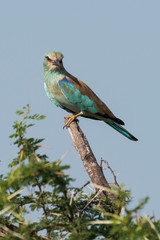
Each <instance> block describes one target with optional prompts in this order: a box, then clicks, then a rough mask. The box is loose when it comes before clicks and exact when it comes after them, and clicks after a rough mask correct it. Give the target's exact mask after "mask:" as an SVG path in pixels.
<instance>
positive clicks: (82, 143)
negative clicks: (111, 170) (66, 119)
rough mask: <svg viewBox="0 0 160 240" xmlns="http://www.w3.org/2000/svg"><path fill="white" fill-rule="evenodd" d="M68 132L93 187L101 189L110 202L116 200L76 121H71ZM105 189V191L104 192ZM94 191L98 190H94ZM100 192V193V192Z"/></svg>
mask: <svg viewBox="0 0 160 240" xmlns="http://www.w3.org/2000/svg"><path fill="white" fill-rule="evenodd" d="M68 131H69V133H70V135H71V138H72V140H73V143H74V144H73V145H74V147H75V148H76V150H77V152H78V153H79V155H80V158H81V160H82V163H83V165H84V167H85V170H86V172H87V173H88V175H89V177H90V179H91V181H92V183H93V185H94V186H95V187H96V186H100V187H102V189H103V194H105V195H107V196H108V197H109V199H110V200H111V201H114V200H115V199H116V197H115V195H114V194H113V193H111V191H110V186H109V183H108V182H107V180H106V178H105V176H104V174H103V171H102V168H101V167H100V166H99V164H98V163H97V160H96V158H95V156H94V154H93V152H92V149H91V148H90V146H89V143H88V141H87V138H86V136H85V135H84V133H83V132H82V130H81V128H80V127H79V125H78V123H77V121H73V122H72V123H71V124H70V126H69V127H68ZM104 188H105V191H104ZM96 190H100V189H99V188H96ZM101 192H102V191H101Z"/></svg>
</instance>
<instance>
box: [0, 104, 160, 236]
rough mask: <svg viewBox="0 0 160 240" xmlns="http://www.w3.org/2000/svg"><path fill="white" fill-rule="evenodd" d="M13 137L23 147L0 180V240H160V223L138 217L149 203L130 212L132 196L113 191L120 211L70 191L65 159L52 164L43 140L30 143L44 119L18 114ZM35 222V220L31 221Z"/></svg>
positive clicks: (26, 112)
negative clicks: (29, 132)
mask: <svg viewBox="0 0 160 240" xmlns="http://www.w3.org/2000/svg"><path fill="white" fill-rule="evenodd" d="M17 114H18V115H20V116H21V115H22V119H21V120H19V121H15V122H14V125H13V129H14V133H13V134H12V135H11V136H10V137H11V138H12V139H14V144H15V145H17V147H18V149H19V150H18V154H17V157H16V158H14V159H13V160H12V162H11V163H10V164H9V167H10V171H9V173H8V174H6V175H4V176H3V175H1V176H0V196H1V197H0V237H1V238H2V239H4V240H5V239H6V240H9V239H13V240H14V239H23V240H24V239H25V240H30V239H33V240H34V239H35V240H36V239H46V240H47V239H55V240H56V239H57V240H59V239H68V240H75V239H81V240H92V239H95V240H96V239H97V240H98V239H108V240H111V239H120V240H121V239H130V240H131V239H144V240H147V239H153V240H154V239H160V234H159V230H160V221H159V220H158V221H155V220H154V218H149V217H147V216H146V217H141V216H137V215H138V212H139V210H140V209H141V208H143V207H144V205H145V203H146V202H147V200H148V198H146V199H144V200H143V201H142V202H141V203H140V204H139V205H138V206H137V207H136V208H134V209H132V210H128V204H129V202H130V200H128V199H129V198H130V197H129V193H128V192H126V191H125V190H122V188H120V187H114V189H113V191H114V192H116V194H117V201H116V202H115V203H114V206H116V207H115V209H114V211H113V209H111V205H110V201H109V199H106V198H104V197H102V196H101V197H100V196H97V194H91V195H90V196H88V194H86V193H85V192H83V191H82V190H81V189H78V188H73V187H71V186H70V184H71V182H72V179H71V178H70V177H69V176H68V174H66V173H65V170H66V169H68V168H69V166H61V165H60V163H61V159H58V160H57V161H55V162H50V161H49V160H48V157H47V156H46V155H45V154H40V153H39V149H40V148H42V147H43V146H42V145H41V143H42V141H43V139H37V138H33V137H31V138H27V137H26V132H27V129H28V128H30V127H33V125H34V124H33V123H32V122H33V121H35V120H42V119H44V118H45V117H44V116H43V115H39V114H34V115H30V113H29V106H28V105H27V106H26V107H24V108H23V109H22V110H19V111H17ZM29 219H30V220H29Z"/></svg>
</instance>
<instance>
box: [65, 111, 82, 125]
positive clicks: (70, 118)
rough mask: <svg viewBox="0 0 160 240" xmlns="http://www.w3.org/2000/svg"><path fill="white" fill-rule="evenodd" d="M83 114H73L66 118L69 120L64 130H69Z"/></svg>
mask: <svg viewBox="0 0 160 240" xmlns="http://www.w3.org/2000/svg"><path fill="white" fill-rule="evenodd" d="M82 114H83V113H82V112H80V113H77V114H72V115H68V116H66V117H65V118H67V119H68V120H67V121H66V123H65V125H64V127H63V128H65V127H66V128H68V127H69V126H70V124H71V123H72V122H73V121H74V120H75V119H76V118H77V117H79V116H81V115H82Z"/></svg>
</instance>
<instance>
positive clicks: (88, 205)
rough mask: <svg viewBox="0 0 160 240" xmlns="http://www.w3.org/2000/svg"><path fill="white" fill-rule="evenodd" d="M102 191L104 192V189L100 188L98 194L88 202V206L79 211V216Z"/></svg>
mask: <svg viewBox="0 0 160 240" xmlns="http://www.w3.org/2000/svg"><path fill="white" fill-rule="evenodd" d="M101 192H102V190H99V191H98V192H97V193H96V195H95V196H94V197H93V198H92V199H91V200H90V201H89V202H88V203H87V204H86V206H85V207H84V208H83V209H82V210H81V211H80V212H79V213H78V215H79V216H80V215H81V214H82V213H83V211H84V210H85V209H86V208H87V207H88V206H89V205H90V204H91V203H92V202H93V200H94V199H95V198H97V197H98V195H100V194H101Z"/></svg>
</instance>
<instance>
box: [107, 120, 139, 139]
mask: <svg viewBox="0 0 160 240" xmlns="http://www.w3.org/2000/svg"><path fill="white" fill-rule="evenodd" d="M105 122H106V123H107V124H109V125H110V126H111V127H112V128H114V129H115V130H117V131H118V132H119V133H121V134H123V135H124V136H125V137H127V138H129V139H130V140H132V141H138V139H137V138H135V137H134V136H133V135H132V134H131V133H129V132H128V131H127V130H126V129H125V128H123V127H122V126H120V125H119V124H118V123H116V122H114V121H113V120H111V119H107V121H105Z"/></svg>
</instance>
